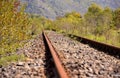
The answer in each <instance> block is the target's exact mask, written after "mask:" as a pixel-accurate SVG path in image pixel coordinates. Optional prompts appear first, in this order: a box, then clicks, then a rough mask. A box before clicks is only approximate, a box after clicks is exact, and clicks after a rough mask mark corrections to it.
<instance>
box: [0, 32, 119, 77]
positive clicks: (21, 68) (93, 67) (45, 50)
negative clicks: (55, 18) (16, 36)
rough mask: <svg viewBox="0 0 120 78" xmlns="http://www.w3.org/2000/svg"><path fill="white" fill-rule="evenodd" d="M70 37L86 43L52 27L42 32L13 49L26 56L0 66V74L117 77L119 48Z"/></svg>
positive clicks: (3, 75)
mask: <svg viewBox="0 0 120 78" xmlns="http://www.w3.org/2000/svg"><path fill="white" fill-rule="evenodd" d="M74 37H76V39H78V40H79V41H81V39H82V42H84V43H85V42H87V44H83V43H80V42H78V41H75V40H72V39H70V38H68V37H65V36H64V35H62V34H58V33H56V32H53V31H46V32H43V33H42V35H39V36H38V37H37V38H36V39H33V40H31V41H30V42H29V43H28V44H26V45H25V47H23V48H22V49H19V50H18V51H17V52H16V53H17V54H21V53H23V54H24V55H25V56H26V57H27V59H26V60H25V61H24V62H17V63H11V64H10V65H8V66H6V67H0V78H119V77H120V60H119V58H118V57H119V50H120V49H119V48H117V49H116V48H114V47H113V49H114V50H113V49H111V48H112V46H109V47H106V45H103V44H102V45H100V44H97V42H90V41H89V40H86V39H83V38H79V37H77V36H74ZM88 44H89V45H88ZM90 44H94V45H93V46H91V45H90ZM96 46H97V47H96ZM101 46H102V47H101ZM93 47H95V48H93ZM109 48H110V49H109ZM112 52H114V53H112ZM114 56H115V57H114ZM116 57H117V58H116Z"/></svg>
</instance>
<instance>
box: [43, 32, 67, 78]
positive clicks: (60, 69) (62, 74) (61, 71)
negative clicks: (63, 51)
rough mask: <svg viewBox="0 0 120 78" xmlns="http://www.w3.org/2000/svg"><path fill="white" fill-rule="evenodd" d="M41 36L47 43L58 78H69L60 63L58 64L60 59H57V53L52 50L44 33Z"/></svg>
mask: <svg viewBox="0 0 120 78" xmlns="http://www.w3.org/2000/svg"><path fill="white" fill-rule="evenodd" d="M43 36H44V38H45V40H46V42H47V45H48V47H49V50H50V52H51V55H52V57H53V60H54V63H55V66H56V69H57V71H58V74H59V76H60V78H69V77H68V75H67V73H66V71H65V69H64V67H63V66H62V63H61V62H60V59H59V58H58V55H57V52H56V50H55V49H54V47H53V45H52V44H51V42H50V40H49V38H48V37H47V35H46V34H45V32H43Z"/></svg>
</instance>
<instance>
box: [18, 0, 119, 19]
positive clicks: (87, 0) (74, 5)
mask: <svg viewBox="0 0 120 78" xmlns="http://www.w3.org/2000/svg"><path fill="white" fill-rule="evenodd" d="M20 1H21V2H23V3H26V4H27V9H26V12H29V13H33V14H40V15H42V16H45V17H47V18H51V19H54V18H55V17H57V16H61V15H64V14H65V13H66V12H71V11H77V12H80V13H82V14H84V13H85V12H86V11H87V8H88V7H89V6H90V5H91V4H92V3H97V4H98V5H101V6H102V7H106V6H109V7H111V8H112V9H115V8H118V7H120V0H64V1H63V0H20Z"/></svg>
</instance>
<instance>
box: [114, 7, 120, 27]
mask: <svg viewBox="0 0 120 78" xmlns="http://www.w3.org/2000/svg"><path fill="white" fill-rule="evenodd" d="M113 21H114V25H115V26H116V27H117V28H120V8H118V9H116V10H115V11H114V19H113Z"/></svg>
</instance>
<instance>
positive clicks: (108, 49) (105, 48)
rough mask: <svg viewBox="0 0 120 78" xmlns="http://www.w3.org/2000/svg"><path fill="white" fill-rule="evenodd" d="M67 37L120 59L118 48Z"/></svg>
mask: <svg viewBox="0 0 120 78" xmlns="http://www.w3.org/2000/svg"><path fill="white" fill-rule="evenodd" d="M69 36H70V37H73V38H75V39H76V40H77V41H80V42H82V43H84V44H89V45H90V46H91V47H94V48H96V49H98V50H101V51H104V52H107V54H109V55H112V56H115V57H117V58H119V59H120V48H119V47H115V46H112V45H108V44H105V43H101V42H97V41H94V40H90V39H87V38H83V37H80V36H76V35H71V34H69Z"/></svg>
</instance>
